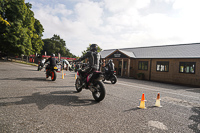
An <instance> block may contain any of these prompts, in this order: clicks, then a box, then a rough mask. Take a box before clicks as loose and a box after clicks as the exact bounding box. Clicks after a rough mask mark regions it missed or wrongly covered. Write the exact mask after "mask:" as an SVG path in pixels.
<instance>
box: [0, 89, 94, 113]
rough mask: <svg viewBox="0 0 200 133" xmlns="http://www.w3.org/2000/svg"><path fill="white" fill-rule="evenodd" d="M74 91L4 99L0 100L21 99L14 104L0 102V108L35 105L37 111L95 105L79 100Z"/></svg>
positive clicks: (88, 101)
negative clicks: (54, 106) (56, 106)
mask: <svg viewBox="0 0 200 133" xmlns="http://www.w3.org/2000/svg"><path fill="white" fill-rule="evenodd" d="M75 93H76V92H75V91H55V92H51V93H50V94H40V92H37V93H33V94H32V95H31V96H21V97H6V98H0V99H12V98H22V99H21V100H20V101H16V102H2V103H0V107H1V106H12V105H24V104H33V103H35V104H36V105H37V106H38V109H39V110H42V109H44V108H45V107H46V106H48V105H51V104H53V105H62V106H89V105H93V104H96V103H97V102H96V101H94V100H90V99H79V97H77V96H73V95H71V94H75Z"/></svg>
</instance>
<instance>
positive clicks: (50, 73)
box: [46, 66, 58, 81]
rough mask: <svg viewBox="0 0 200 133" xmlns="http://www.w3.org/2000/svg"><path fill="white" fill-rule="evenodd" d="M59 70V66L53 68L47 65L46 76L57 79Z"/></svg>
mask: <svg viewBox="0 0 200 133" xmlns="http://www.w3.org/2000/svg"><path fill="white" fill-rule="evenodd" d="M57 71H58V68H57V66H55V67H53V68H47V67H46V78H49V76H51V80H52V81H55V80H56V77H57V74H56V72H57Z"/></svg>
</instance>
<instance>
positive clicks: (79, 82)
mask: <svg viewBox="0 0 200 133" xmlns="http://www.w3.org/2000/svg"><path fill="white" fill-rule="evenodd" d="M75 87H76V91H77V92H81V91H82V82H81V80H80V78H77V79H76V81H75Z"/></svg>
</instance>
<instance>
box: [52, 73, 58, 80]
mask: <svg viewBox="0 0 200 133" xmlns="http://www.w3.org/2000/svg"><path fill="white" fill-rule="evenodd" d="M56 77H57V75H56V72H55V71H51V80H52V81H55V80H56Z"/></svg>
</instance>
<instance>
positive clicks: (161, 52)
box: [101, 43, 200, 58]
mask: <svg viewBox="0 0 200 133" xmlns="http://www.w3.org/2000/svg"><path fill="white" fill-rule="evenodd" d="M116 50H119V51H120V52H122V53H124V54H126V55H128V56H129V57H130V58H200V43H191V44H176V45H163V46H151V47H138V48H122V49H110V50H109V49H108V50H103V51H102V52H101V57H102V58H106V57H107V56H108V55H110V54H111V53H113V52H114V51H116Z"/></svg>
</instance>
